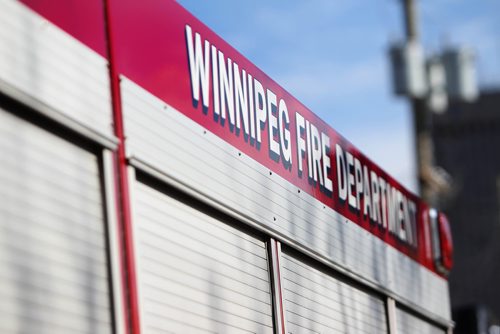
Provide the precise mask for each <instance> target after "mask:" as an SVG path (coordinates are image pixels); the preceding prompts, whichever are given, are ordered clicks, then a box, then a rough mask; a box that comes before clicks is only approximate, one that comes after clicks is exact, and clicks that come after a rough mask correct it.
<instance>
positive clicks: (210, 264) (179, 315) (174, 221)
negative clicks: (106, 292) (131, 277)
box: [133, 182, 273, 333]
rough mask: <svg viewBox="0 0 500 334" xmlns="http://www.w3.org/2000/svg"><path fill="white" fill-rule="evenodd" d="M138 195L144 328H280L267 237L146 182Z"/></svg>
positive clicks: (195, 330)
mask: <svg viewBox="0 0 500 334" xmlns="http://www.w3.org/2000/svg"><path fill="white" fill-rule="evenodd" d="M133 201H134V202H133V210H134V224H135V231H136V232H135V240H136V241H135V244H136V246H135V247H136V254H137V263H138V277H139V293H140V308H141V312H142V318H141V319H142V320H141V321H142V323H143V331H144V332H146V333H163V332H174V333H272V332H273V329H272V326H273V323H272V307H271V295H270V282H269V272H268V264H267V252H266V247H265V244H264V242H263V241H260V240H258V239H256V238H254V237H253V236H250V235H247V234H245V233H243V232H241V231H239V230H237V229H235V228H233V227H231V226H228V225H226V224H225V223H223V222H221V221H219V220H218V219H216V218H214V217H212V216H210V215H207V214H205V213H203V212H200V211H198V210H197V209H195V208H193V207H190V206H188V205H186V204H184V203H181V202H179V201H177V200H175V199H173V198H171V197H169V196H168V195H166V194H163V193H161V192H159V191H157V190H154V189H152V188H150V187H149V186H147V185H145V184H142V183H140V182H136V183H135V188H134V191H133Z"/></svg>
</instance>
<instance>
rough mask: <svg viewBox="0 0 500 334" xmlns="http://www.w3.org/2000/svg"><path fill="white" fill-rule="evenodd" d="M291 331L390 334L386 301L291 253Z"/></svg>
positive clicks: (287, 296) (287, 293) (287, 267)
mask: <svg viewBox="0 0 500 334" xmlns="http://www.w3.org/2000/svg"><path fill="white" fill-rule="evenodd" d="M282 268H283V269H282V275H283V287H284V292H283V294H284V300H285V311H286V312H285V319H286V324H287V332H288V333H293V334H306V333H356V334H360V333H370V334H374V333H387V332H388V330H387V317H386V313H385V304H384V302H383V301H382V299H379V298H377V297H375V296H372V295H370V294H368V293H366V292H364V291H361V290H358V289H357V288H355V287H353V286H350V285H348V284H347V283H344V282H342V281H339V280H338V279H336V278H335V277H332V276H329V275H327V274H326V273H324V272H322V271H320V270H317V269H315V268H313V267H311V266H309V265H308V264H307V263H304V262H302V261H300V260H298V259H296V258H294V257H292V256H290V255H288V254H283V257H282Z"/></svg>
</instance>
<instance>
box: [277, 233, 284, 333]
mask: <svg viewBox="0 0 500 334" xmlns="http://www.w3.org/2000/svg"><path fill="white" fill-rule="evenodd" d="M274 243H275V249H276V270H277V274H278V282H277V283H278V286H277V288H278V293H279V299H280V313H281V316H280V318H281V331H282V334H286V330H285V311H284V308H283V294H282V292H283V289H282V288H281V264H280V252H279V250H278V247H281V245H280V243H279V241H276V240H274Z"/></svg>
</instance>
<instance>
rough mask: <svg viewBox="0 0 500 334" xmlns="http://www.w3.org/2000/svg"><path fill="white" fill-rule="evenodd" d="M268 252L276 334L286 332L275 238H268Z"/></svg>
mask: <svg viewBox="0 0 500 334" xmlns="http://www.w3.org/2000/svg"><path fill="white" fill-rule="evenodd" d="M269 245H270V247H269V253H270V258H271V266H270V267H271V278H272V292H273V293H272V295H273V313H274V319H275V326H276V327H275V332H276V334H285V333H286V322H285V312H284V307H283V288H282V277H281V267H280V266H281V264H280V259H281V243H280V242H279V241H276V240H275V239H273V238H271V239H269Z"/></svg>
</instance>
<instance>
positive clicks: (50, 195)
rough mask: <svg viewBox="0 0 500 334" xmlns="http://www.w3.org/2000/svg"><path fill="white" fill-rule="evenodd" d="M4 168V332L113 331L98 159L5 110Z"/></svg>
mask: <svg viewBox="0 0 500 334" xmlns="http://www.w3.org/2000/svg"><path fill="white" fill-rule="evenodd" d="M0 166H1V167H0V168H1V173H0V184H1V186H0V313H1V314H2V315H1V317H0V319H1V320H0V332H1V333H12V334H14V333H16V334H17V333H47V334H49V333H50V334H53V333H89V334H95V333H109V332H111V311H110V301H109V287H108V273H107V260H106V250H105V231H104V225H103V224H104V218H103V208H102V206H103V203H102V199H101V193H100V184H99V175H98V162H97V158H96V156H94V155H92V154H90V153H88V152H87V151H84V150H82V149H80V148H78V147H77V146H74V145H72V144H70V143H69V142H66V141H64V140H62V139H60V138H58V137H56V136H54V135H52V134H50V133H48V132H46V131H44V130H42V129H39V128H37V127H36V126H34V125H32V124H29V123H27V122H26V121H24V120H21V119H18V118H17V117H15V116H14V115H12V114H10V113H7V112H5V111H3V110H1V109H0Z"/></svg>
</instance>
